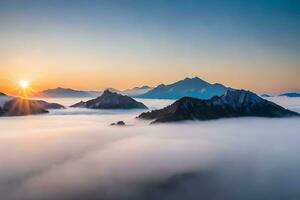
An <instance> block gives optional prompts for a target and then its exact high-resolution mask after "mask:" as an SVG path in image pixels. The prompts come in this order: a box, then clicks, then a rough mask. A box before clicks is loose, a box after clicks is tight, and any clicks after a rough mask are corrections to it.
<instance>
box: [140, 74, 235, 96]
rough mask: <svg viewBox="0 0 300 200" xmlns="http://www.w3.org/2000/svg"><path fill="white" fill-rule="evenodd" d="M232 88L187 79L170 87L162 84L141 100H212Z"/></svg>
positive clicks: (200, 80) (197, 79) (195, 79)
mask: <svg viewBox="0 0 300 200" xmlns="http://www.w3.org/2000/svg"><path fill="white" fill-rule="evenodd" d="M227 90H231V88H228V87H225V86H224V85H222V84H219V83H215V84H210V83H208V82H206V81H204V80H202V79H200V78H198V77H195V78H186V79H184V80H181V81H178V82H175V83H173V84H170V85H164V84H161V85H159V86H157V87H156V88H154V89H152V90H150V91H149V92H147V93H145V94H142V95H139V96H138V97H140V98H151V99H180V98H182V97H195V98H199V99H210V98H211V97H213V96H220V95H222V94H224V93H225V92H226V91H227Z"/></svg>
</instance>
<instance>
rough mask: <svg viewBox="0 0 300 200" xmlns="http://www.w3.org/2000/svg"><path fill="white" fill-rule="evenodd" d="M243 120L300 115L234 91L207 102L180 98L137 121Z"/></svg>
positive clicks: (243, 91) (146, 113) (143, 114)
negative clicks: (241, 118) (236, 118)
mask: <svg viewBox="0 0 300 200" xmlns="http://www.w3.org/2000/svg"><path fill="white" fill-rule="evenodd" d="M246 116H252V117H254V116H255V117H292V116H300V115H299V114H298V113H296V112H293V111H290V110H287V109H285V108H283V107H281V106H279V105H277V104H275V103H273V102H269V101H267V100H265V99H263V98H261V97H259V96H258V95H256V94H255V93H253V92H251V91H246V90H234V91H228V92H226V93H225V94H224V95H222V96H215V97H212V98H211V99H209V100H201V99H197V98H192V97H183V98H181V99H179V100H177V101H176V102H174V103H173V104H171V105H170V106H167V107H165V108H163V109H160V110H154V111H151V112H145V113H142V114H141V115H140V116H139V118H143V119H154V120H155V121H154V122H171V121H181V120H211V119H218V118H231V117H246Z"/></svg>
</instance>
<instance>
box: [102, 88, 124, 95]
mask: <svg viewBox="0 0 300 200" xmlns="http://www.w3.org/2000/svg"><path fill="white" fill-rule="evenodd" d="M105 90H109V91H110V92H114V93H118V94H123V91H121V90H118V89H115V88H106V89H105Z"/></svg>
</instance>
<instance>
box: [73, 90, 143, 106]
mask: <svg viewBox="0 0 300 200" xmlns="http://www.w3.org/2000/svg"><path fill="white" fill-rule="evenodd" d="M71 107H83V108H93V109H132V108H141V109H146V108H147V107H146V106H145V105H144V104H143V103H140V102H138V101H136V100H134V99H133V98H131V97H129V96H125V95H121V94H118V93H116V92H111V91H109V90H105V91H104V92H103V94H102V95H101V96H100V97H97V98H96V99H92V100H89V101H86V102H83V101H81V102H79V103H76V104H74V105H72V106H71Z"/></svg>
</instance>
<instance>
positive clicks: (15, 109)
mask: <svg viewBox="0 0 300 200" xmlns="http://www.w3.org/2000/svg"><path fill="white" fill-rule="evenodd" d="M60 108H64V106H62V105H60V104H57V103H48V102H46V101H41V100H30V99H22V98H12V99H11V100H9V101H7V102H6V103H4V105H3V107H1V108H0V116H23V115H34V114H42V113H48V111H47V109H60Z"/></svg>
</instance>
